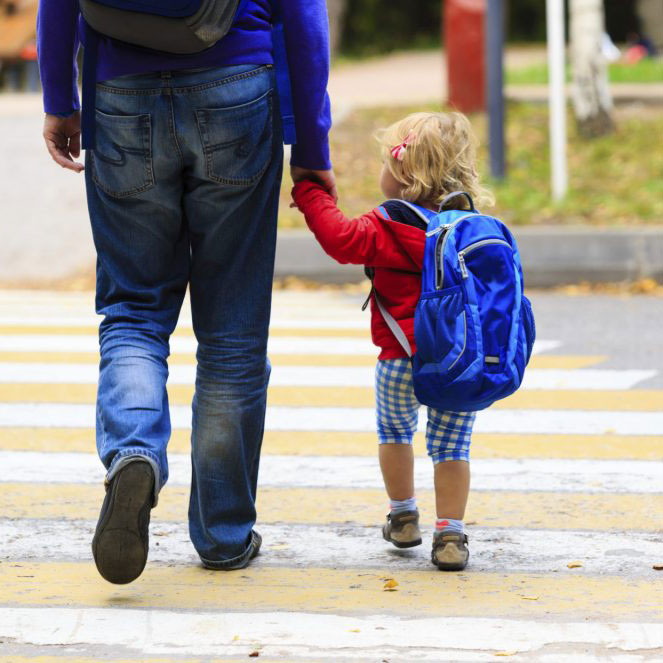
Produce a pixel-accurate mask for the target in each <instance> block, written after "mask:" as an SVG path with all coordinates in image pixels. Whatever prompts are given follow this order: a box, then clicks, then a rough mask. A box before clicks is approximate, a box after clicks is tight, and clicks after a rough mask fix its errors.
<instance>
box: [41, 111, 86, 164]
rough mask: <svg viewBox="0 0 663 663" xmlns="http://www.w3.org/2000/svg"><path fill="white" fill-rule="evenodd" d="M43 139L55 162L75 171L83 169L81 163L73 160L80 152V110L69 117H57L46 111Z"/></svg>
mask: <svg viewBox="0 0 663 663" xmlns="http://www.w3.org/2000/svg"><path fill="white" fill-rule="evenodd" d="M44 141H46V149H47V150H48V153H49V154H50V155H51V158H52V159H53V161H55V163H57V164H58V165H60V166H62V167H63V168H66V169H67V170H73V171H74V172H75V173H80V172H81V171H82V170H84V169H85V166H84V165H83V164H82V163H79V162H78V161H75V159H77V158H78V157H79V156H80V154H81V114H80V111H76V112H75V113H73V114H72V115H70V116H69V117H58V116H57V115H49V114H48V113H47V114H46V117H45V118H44Z"/></svg>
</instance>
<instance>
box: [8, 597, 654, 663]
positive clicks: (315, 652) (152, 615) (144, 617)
mask: <svg viewBox="0 0 663 663" xmlns="http://www.w3.org/2000/svg"><path fill="white" fill-rule="evenodd" d="M40 625H43V626H41V627H40ZM441 634H444V637H441ZM0 636H1V637H3V638H5V639H9V640H11V641H12V642H14V643H15V644H22V643H29V644H32V645H55V646H58V645H59V646H73V645H75V646H76V648H77V650H79V651H80V650H81V649H82V648H83V647H84V646H85V645H88V646H90V650H89V651H92V650H93V648H94V647H95V646H103V647H104V648H112V650H113V653H114V655H115V656H118V657H122V658H125V657H130V656H135V655H136V654H139V655H140V654H142V655H143V656H148V655H161V656H164V655H168V654H175V655H178V654H179V655H181V654H184V653H186V654H188V655H190V656H238V657H240V656H241V657H246V656H248V655H249V653H250V652H251V651H253V650H255V648H256V646H258V647H259V649H260V656H261V657H265V658H272V657H274V658H276V657H278V658H279V659H281V658H283V660H293V657H297V658H301V659H308V660H311V659H313V658H315V659H316V660H318V659H320V658H325V659H327V658H329V659H339V660H357V659H366V660H370V661H380V660H384V659H385V658H387V659H398V660H408V661H414V660H417V661H443V660H444V661H449V660H453V661H494V660H495V658H494V654H495V652H496V651H500V650H502V651H509V650H515V651H518V652H531V653H532V654H533V653H534V652H536V651H537V650H539V649H541V648H543V647H545V646H546V645H550V644H554V643H564V644H571V645H573V644H582V645H583V649H588V648H593V647H595V646H599V647H606V648H608V647H609V648H610V657H611V660H613V659H612V656H617V655H619V654H620V653H623V652H625V651H632V650H642V652H640V653H646V651H647V650H654V649H655V648H658V647H662V646H663V627H661V624H657V623H606V624H600V623H593V622H587V621H583V622H577V623H576V622H571V623H569V622H566V623H559V622H556V623H551V622H541V621H527V620H509V619H488V618H427V619H417V618H414V619H413V618H410V617H407V618H401V617H396V616H393V615H371V616H363V617H359V616H351V615H347V616H341V615H329V614H326V615H325V614H311V613H297V612H271V613H270V612H262V613H260V618H259V619H256V615H255V613H250V614H249V613H237V612H235V613H233V612H225V611H218V612H199V613H191V612H174V611H169V610H149V609H148V610H132V609H129V608H103V609H99V608H53V607H49V608H14V607H12V608H0ZM580 656H582V655H580ZM599 656H600V653H599ZM529 660H532V659H529ZM537 660H538V659H537ZM556 660H559V659H556ZM574 660H575V661H581V660H587V659H582V658H580V657H578V656H576V657H575V658H574ZM596 660H606V659H600V658H597V659H596ZM632 660H635V659H632Z"/></svg>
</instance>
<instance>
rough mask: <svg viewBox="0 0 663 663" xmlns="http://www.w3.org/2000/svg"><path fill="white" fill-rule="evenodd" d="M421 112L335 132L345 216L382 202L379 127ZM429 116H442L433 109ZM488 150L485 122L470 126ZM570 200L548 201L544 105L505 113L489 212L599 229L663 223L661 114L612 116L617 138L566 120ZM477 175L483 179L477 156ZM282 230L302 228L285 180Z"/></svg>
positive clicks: (349, 124) (515, 220)
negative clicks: (503, 163)
mask: <svg viewBox="0 0 663 663" xmlns="http://www.w3.org/2000/svg"><path fill="white" fill-rule="evenodd" d="M415 110H422V108H420V107H419V108H409V109H408V108H373V109H365V110H357V111H355V112H353V113H352V114H351V115H350V116H349V117H348V118H347V119H346V120H345V122H343V124H341V125H340V126H338V127H336V128H335V129H334V130H333V131H332V135H331V146H332V158H333V161H334V167H335V169H336V173H337V177H338V186H339V193H340V200H339V205H340V207H341V209H343V211H344V212H345V213H346V214H347V215H349V216H357V215H359V214H362V213H364V212H366V211H368V210H370V209H372V208H373V207H375V205H378V204H379V203H380V202H382V198H383V196H382V194H381V193H380V191H379V188H378V174H379V171H380V158H379V153H378V147H377V144H376V142H375V140H374V139H373V138H372V135H373V134H374V133H375V130H376V129H377V128H379V127H383V126H386V125H388V124H390V123H391V122H394V121H396V120H398V119H400V118H401V117H403V116H404V115H406V114H407V113H408V112H412V111H415ZM428 110H439V108H435V107H433V106H431V107H429V108H428ZM470 119H471V121H472V124H473V126H474V128H475V131H476V133H477V135H478V136H479V138H480V140H481V141H482V143H485V142H486V121H485V116H484V115H483V114H476V115H474V116H472V117H471V118H470ZM568 119H569V145H568V163H569V182H570V188H569V194H568V197H567V199H566V200H565V201H564V202H563V203H561V204H553V203H552V202H551V198H550V166H549V150H548V112H547V108H546V106H545V105H543V104H516V103H512V104H509V106H508V109H507V128H506V136H507V167H508V174H507V178H506V180H505V181H503V182H500V183H498V182H491V181H490V179H489V178H486V184H488V185H489V186H490V188H492V190H493V191H494V193H495V196H496V199H497V205H496V207H495V208H494V209H490V210H486V211H488V212H490V213H493V214H496V215H498V216H500V218H502V219H504V220H505V221H506V222H507V223H512V224H544V223H556V224H563V223H588V224H596V225H602V224H606V225H618V224H626V225H631V224H647V223H663V142H661V141H660V140H657V138H656V137H658V136H662V135H663V112H662V110H661V108H660V107H650V108H641V107H635V106H634V107H629V108H625V109H620V110H619V111H617V113H616V117H615V120H616V124H617V130H616V132H615V133H614V134H612V135H610V136H606V137H603V138H599V139H595V140H591V141H588V140H584V139H582V138H580V137H579V136H578V135H577V133H576V131H575V127H574V122H573V117H572V115H571V113H570V112H569V118H568ZM479 169H480V171H481V172H482V173H483V174H484V177H485V175H486V171H487V154H486V149H485V147H482V148H481V152H480V160H479ZM284 180H285V181H284V184H283V189H282V197H281V210H280V211H281V216H280V225H281V227H284V228H292V227H303V226H304V222H303V219H302V216H301V214H300V213H299V212H298V211H297V210H293V209H289V207H288V203H289V200H290V187H291V183H290V178H289V177H287V176H286V178H284Z"/></svg>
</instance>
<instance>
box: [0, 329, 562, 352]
mask: <svg viewBox="0 0 663 663" xmlns="http://www.w3.org/2000/svg"><path fill="white" fill-rule="evenodd" d="M559 345H560V342H559V341H546V340H541V341H537V342H536V346H535V347H534V352H535V354H539V353H541V352H547V351H548V350H552V349H554V348H556V347H558V346H559ZM196 348H197V342H196V339H195V338H194V337H192V336H174V337H173V338H171V340H170V349H171V352H177V353H190V354H195V352H196ZM268 349H269V352H270V353H272V354H327V355H330V354H331V355H333V354H355V355H372V356H375V357H377V355H378V350H377V348H376V347H375V346H374V345H373V344H372V343H371V341H370V338H369V336H368V332H367V333H366V338H350V337H348V338H343V337H342V336H338V337H320V338H316V337H315V336H272V337H270V339H269V346H268ZM98 351H99V342H98V340H97V337H96V336H91V335H89V334H62V335H58V334H53V335H49V334H1V335H0V352H98Z"/></svg>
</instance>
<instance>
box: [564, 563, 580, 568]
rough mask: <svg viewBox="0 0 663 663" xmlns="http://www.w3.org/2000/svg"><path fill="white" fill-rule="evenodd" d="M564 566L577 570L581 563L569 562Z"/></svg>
mask: <svg viewBox="0 0 663 663" xmlns="http://www.w3.org/2000/svg"><path fill="white" fill-rule="evenodd" d="M566 566H567V567H568V568H569V569H579V568H580V567H581V566H582V562H569V563H568V564H567V565H566Z"/></svg>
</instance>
